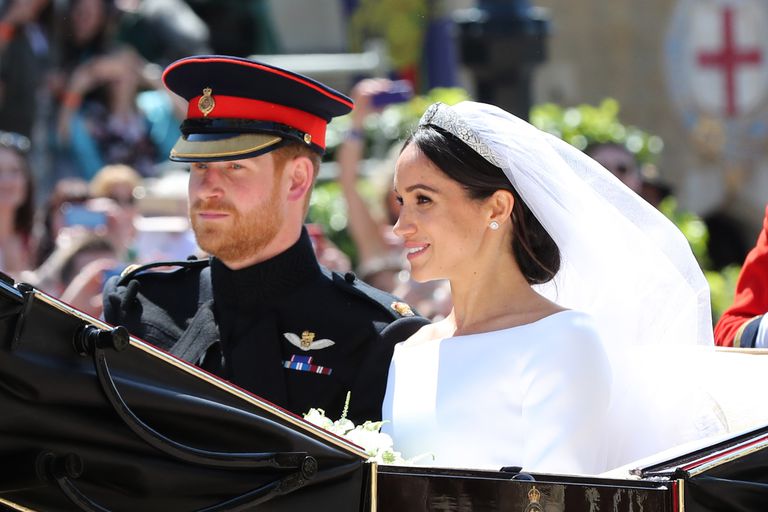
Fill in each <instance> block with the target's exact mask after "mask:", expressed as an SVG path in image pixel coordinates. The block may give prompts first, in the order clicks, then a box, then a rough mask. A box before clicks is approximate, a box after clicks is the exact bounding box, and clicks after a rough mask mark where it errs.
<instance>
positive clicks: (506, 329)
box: [414, 309, 586, 345]
mask: <svg viewBox="0 0 768 512" xmlns="http://www.w3.org/2000/svg"><path fill="white" fill-rule="evenodd" d="M568 314H571V315H585V314H586V313H584V312H583V311H577V310H574V309H564V310H563V311H557V312H555V313H552V314H551V315H547V316H545V317H542V318H539V319H538V320H534V321H533V322H528V323H527V324H520V325H513V326H512V327H504V328H503V329H496V330H494V331H484V332H476V333H472V334H458V335H454V336H446V337H442V338H439V337H438V338H430V339H428V340H423V341H420V342H415V343H414V345H420V344H422V343H430V342H441V341H448V340H456V339H465V338H471V337H473V336H484V335H489V334H490V335H492V334H496V333H504V332H509V331H512V330H515V329H524V328H529V327H533V326H536V325H538V324H541V323H545V322H548V321H550V320H552V319H555V318H560V317H561V316H564V315H568Z"/></svg>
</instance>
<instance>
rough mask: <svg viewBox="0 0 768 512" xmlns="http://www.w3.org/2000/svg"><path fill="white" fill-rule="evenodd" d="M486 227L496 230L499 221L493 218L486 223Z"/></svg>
mask: <svg viewBox="0 0 768 512" xmlns="http://www.w3.org/2000/svg"><path fill="white" fill-rule="evenodd" d="M488 227H489V228H491V229H492V230H494V231H496V230H497V229H499V223H498V222H496V221H495V220H492V221H491V223H490V224H488Z"/></svg>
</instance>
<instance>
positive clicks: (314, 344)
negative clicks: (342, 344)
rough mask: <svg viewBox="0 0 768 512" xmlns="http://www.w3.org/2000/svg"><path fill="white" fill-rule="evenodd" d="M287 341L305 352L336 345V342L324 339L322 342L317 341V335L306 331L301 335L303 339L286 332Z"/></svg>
mask: <svg viewBox="0 0 768 512" xmlns="http://www.w3.org/2000/svg"><path fill="white" fill-rule="evenodd" d="M283 336H285V339H287V340H288V341H290V342H291V345H295V346H296V347H298V348H300V349H301V350H303V351H305V352H306V351H307V350H320V349H321V348H327V347H330V346H331V345H335V344H336V342H335V341H331V340H329V339H326V338H323V339H321V340H316V339H315V333H313V332H312V331H304V332H302V333H301V337H299V336H298V335H297V334H293V333H292V332H284V333H283Z"/></svg>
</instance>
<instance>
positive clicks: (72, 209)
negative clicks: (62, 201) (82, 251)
mask: <svg viewBox="0 0 768 512" xmlns="http://www.w3.org/2000/svg"><path fill="white" fill-rule="evenodd" d="M62 211H63V213H64V225H65V226H83V227H86V228H89V229H98V228H103V227H105V226H106V225H107V214H106V212H97V211H94V210H90V209H88V208H87V207H86V206H83V205H81V204H66V205H64V207H63V208H62Z"/></svg>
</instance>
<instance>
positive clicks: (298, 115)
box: [163, 55, 353, 162]
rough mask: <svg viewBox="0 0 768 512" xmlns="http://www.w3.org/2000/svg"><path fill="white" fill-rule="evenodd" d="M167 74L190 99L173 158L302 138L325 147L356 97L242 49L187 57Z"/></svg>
mask: <svg viewBox="0 0 768 512" xmlns="http://www.w3.org/2000/svg"><path fill="white" fill-rule="evenodd" d="M163 82H164V83H165V85H166V87H167V88H168V89H169V90H171V91H172V92H174V93H176V94H178V95H179V96H181V97H183V98H184V99H185V100H187V101H188V102H189V105H188V108H187V116H186V119H185V120H184V121H183V122H182V124H181V133H182V136H181V137H180V138H179V140H178V142H177V143H176V145H175V146H174V148H173V149H172V150H171V155H170V158H171V160H174V161H177V162H201V161H221V160H238V159H242V158H250V157H254V156H258V155H261V154H264V153H267V152H269V151H272V150H274V149H277V148H278V147H280V146H282V145H283V144H284V143H285V141H288V140H294V141H298V142H301V143H303V144H306V145H307V146H309V147H310V148H312V149H313V150H314V151H316V152H318V153H320V154H322V153H323V152H324V151H325V130H326V127H327V126H328V123H329V122H330V121H331V119H332V118H334V117H336V116H340V115H344V114H346V113H348V112H350V111H351V110H352V108H353V103H352V100H351V99H350V98H348V97H347V96H345V95H343V94H341V93H340V92H338V91H335V90H334V89H331V88H330V87H327V86H325V85H323V84H321V83H320V82H317V81H315V80H313V79H311V78H309V77H306V76H302V75H300V74H298V73H293V72H291V71H288V70H285V69H281V68H278V67H276V66H271V65H268V64H263V63H260V62H256V61H252V60H248V59H243V58H239V57H228V56H222V55H203V56H195V57H186V58H184V59H181V60H177V61H176V62H174V63H172V64H171V65H169V66H168V68H167V69H166V70H165V72H164V73H163Z"/></svg>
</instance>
